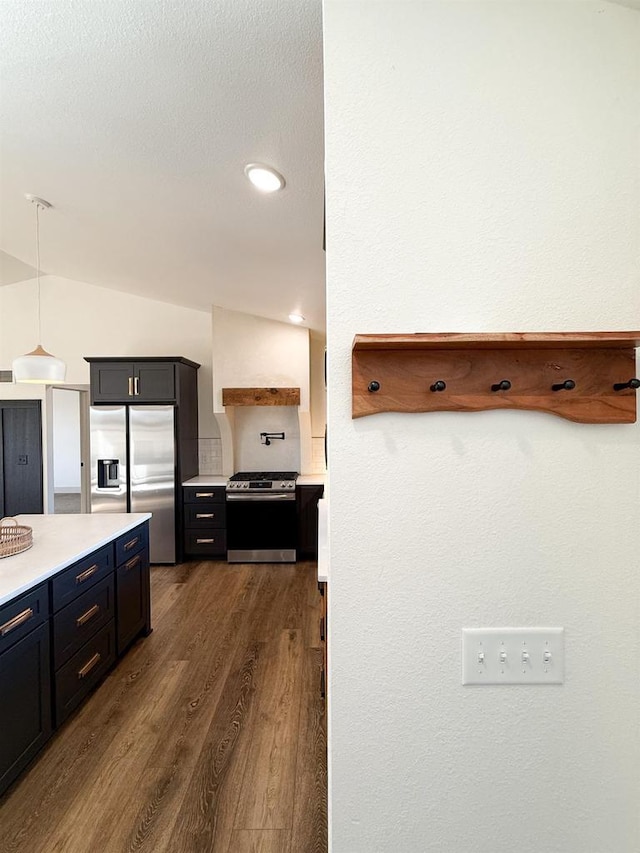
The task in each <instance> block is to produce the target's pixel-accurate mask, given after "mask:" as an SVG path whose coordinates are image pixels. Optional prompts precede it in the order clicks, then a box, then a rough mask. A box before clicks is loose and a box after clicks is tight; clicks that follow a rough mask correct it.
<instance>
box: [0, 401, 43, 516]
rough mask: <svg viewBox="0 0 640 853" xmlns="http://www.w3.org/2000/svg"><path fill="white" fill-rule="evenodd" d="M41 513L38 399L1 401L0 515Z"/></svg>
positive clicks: (40, 444)
mask: <svg viewBox="0 0 640 853" xmlns="http://www.w3.org/2000/svg"><path fill="white" fill-rule="evenodd" d="M41 512H42V416H41V411H40V401H39V400H0V517H2V516H6V515H20V514H21V513H41Z"/></svg>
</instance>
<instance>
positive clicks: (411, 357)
mask: <svg viewBox="0 0 640 853" xmlns="http://www.w3.org/2000/svg"><path fill="white" fill-rule="evenodd" d="M636 344H640V334H639V333H634V332H605V333H596V332H593V333H585V334H580V335H577V334H573V335H571V334H563V335H559V334H557V333H549V334H544V335H533V334H531V333H527V335H526V339H524V338H523V336H521V335H517V334H516V335H499V336H495V335H358V336H357V337H356V340H355V342H354V350H353V353H352V383H353V389H352V398H353V410H352V416H353V417H354V418H359V417H364V416H366V415H372V414H376V413H378V412H435V411H469V412H477V411H482V410H484V409H533V410H536V411H546V412H549V413H550V414H555V415H559V416H561V417H564V418H567V419H568V420H571V421H576V422H580V423H634V422H635V420H636V391H635V390H634V389H633V388H624V389H621V390H618V391H616V390H615V389H614V385H616V384H618V383H625V382H628V381H629V380H630V379H632V378H634V377H635V376H636V375H637V372H636V351H635V346H636ZM567 379H571V380H572V381H573V382H574V383H575V384H574V387H573V389H572V390H564V389H563V390H559V391H554V390H552V386H553V385H557V384H562V383H563V382H564V381H565V380H567ZM502 380H508V381H509V382H510V383H511V387H510V389H508V390H505V391H492V386H494V385H497V384H498V383H500V382H501V381H502ZM436 382H444V383H445V389H444V390H443V391H431V386H432V385H433V384H434V383H436ZM371 383H375V384H376V386H377V390H375V389H372V390H369V389H370V387H371Z"/></svg>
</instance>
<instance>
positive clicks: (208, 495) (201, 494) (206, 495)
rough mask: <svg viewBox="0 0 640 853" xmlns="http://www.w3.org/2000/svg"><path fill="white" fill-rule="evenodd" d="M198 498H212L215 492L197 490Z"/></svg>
mask: <svg viewBox="0 0 640 853" xmlns="http://www.w3.org/2000/svg"><path fill="white" fill-rule="evenodd" d="M196 497H197V498H212V497H213V492H196Z"/></svg>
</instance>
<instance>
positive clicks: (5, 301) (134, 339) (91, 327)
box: [0, 276, 219, 439]
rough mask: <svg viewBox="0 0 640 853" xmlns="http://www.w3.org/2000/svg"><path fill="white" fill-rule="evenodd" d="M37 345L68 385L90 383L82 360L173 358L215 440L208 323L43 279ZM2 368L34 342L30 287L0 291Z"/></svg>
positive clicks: (184, 311)
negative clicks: (190, 375) (181, 365)
mask: <svg viewBox="0 0 640 853" xmlns="http://www.w3.org/2000/svg"><path fill="white" fill-rule="evenodd" d="M176 286H178V285H176ZM41 292H42V344H43V346H44V348H45V349H46V350H48V351H49V352H52V353H54V355H57V356H58V357H59V358H62V359H64V361H65V362H66V364H67V376H66V381H67V382H68V383H74V384H88V382H89V365H88V363H87V362H86V361H84V356H91V355H93V356H99V355H102V356H110V355H112V356H129V355H131V356H134V355H140V356H145V355H177V356H184V357H186V358H189V359H191V360H192V361H195V362H197V363H198V364H201V365H202V366H201V367H200V369H199V370H198V398H199V399H198V402H199V412H200V415H199V418H200V420H199V428H200V436H201V438H203V439H206V438H211V437H217V436H219V433H218V429H217V425H216V423H215V419H214V417H213V400H212V390H211V316H210V314H209V312H206V311H195V310H192V309H190V308H181V307H178V306H176V305H169V304H167V303H166V302H157V301H155V300H153V299H145V298H143V297H139V296H132V295H131V294H128V293H121V292H119V291H116V290H109V289H107V288H104V287H95V286H93V285H90V284H86V283H85V282H79V281H71V280H69V279H65V278H60V277H58V276H45V277H43V278H42V286H41ZM0 293H1V295H2V301H1V302H0V368H4V369H9V368H10V367H11V361H12V359H13V358H15V357H16V356H17V355H22V353H25V352H28V351H29V350H32V349H33V348H34V346H35V345H36V343H37V341H36V338H37V335H38V322H37V289H36V283H35V281H28V282H20V283H19V284H12V285H7V286H5V287H3V288H1V289H0Z"/></svg>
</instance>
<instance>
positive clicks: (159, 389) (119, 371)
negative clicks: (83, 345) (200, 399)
mask: <svg viewBox="0 0 640 853" xmlns="http://www.w3.org/2000/svg"><path fill="white" fill-rule="evenodd" d="M85 361H88V362H89V364H90V366H91V380H90V381H91V403H92V405H96V404H97V405H100V404H105V405H106V404H118V403H133V404H136V405H138V404H145V403H148V404H152V403H157V404H162V403H177V402H178V396H179V391H178V388H179V381H178V377H179V373H180V370H181V367H180V366H181V365H186V366H187V367H190V368H195V369H197V368H198V367H199V365H197V364H195V362H192V361H189V360H188V359H185V358H179V357H163V358H138V359H136V360H135V361H130V360H126V359H121V358H92V357H87V358H86V359H85ZM182 369H184V368H182Z"/></svg>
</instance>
